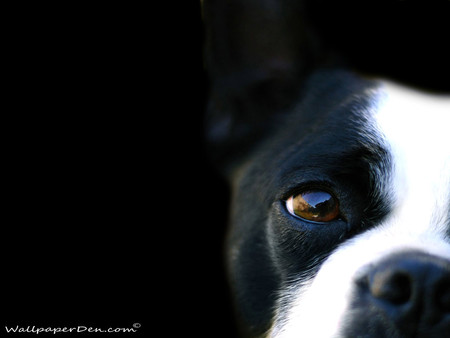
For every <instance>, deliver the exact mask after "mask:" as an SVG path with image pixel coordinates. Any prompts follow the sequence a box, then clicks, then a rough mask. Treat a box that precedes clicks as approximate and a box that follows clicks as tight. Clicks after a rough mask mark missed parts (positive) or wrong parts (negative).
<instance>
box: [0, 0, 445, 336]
mask: <svg viewBox="0 0 450 338" xmlns="http://www.w3.org/2000/svg"><path fill="white" fill-rule="evenodd" d="M397 3H398V2H397ZM320 5H324V4H320V3H319V4H318V5H317V8H316V9H313V11H312V14H311V15H313V16H314V15H318V14H317V13H320V12H321V8H324V7H321V6H320ZM325 5H326V4H325ZM58 6H59V7H58ZM58 6H56V7H55V5H52V6H43V5H42V4H39V5H36V4H34V5H29V4H28V5H21V6H17V7H15V8H5V9H4V10H3V11H2V13H3V16H4V17H5V20H4V22H5V39H4V41H3V53H4V56H5V57H6V59H7V61H4V69H5V72H6V76H5V80H4V81H5V82H6V86H5V88H4V89H3V94H4V95H3V96H4V101H3V103H4V105H3V113H2V119H3V120H4V121H3V123H2V141H3V143H2V167H3V181H2V187H3V189H2V191H3V198H2V200H3V208H2V210H3V217H2V230H1V243H2V244H1V266H2V291H1V308H2V315H1V316H0V318H2V323H1V324H2V326H3V325H4V323H5V324H7V325H9V326H12V325H20V326H28V325H37V326H52V327H58V326H61V327H63V326H77V325H85V326H89V325H90V326H94V327H131V325H132V324H133V323H141V324H142V327H141V328H140V330H139V332H140V333H142V335H143V336H145V335H147V336H150V335H149V333H150V332H153V331H154V330H164V331H166V332H167V334H165V335H167V336H178V335H181V334H187V333H193V334H194V335H195V336H197V337H233V336H235V330H234V325H233V319H232V314H231V311H230V304H229V296H228V291H227V290H228V289H227V285H226V281H225V277H224V273H223V255H222V245H223V236H224V233H225V224H226V218H227V206H228V189H227V187H226V184H225V182H224V181H223V180H222V178H221V177H220V176H219V175H218V174H217V173H216V171H215V169H214V168H213V166H212V164H211V163H210V161H209V159H208V155H207V154H206V152H205V144H204V140H203V126H204V124H203V121H204V111H205V105H206V97H207V92H208V80H207V76H206V74H205V71H204V69H203V60H202V56H203V51H202V46H203V39H204V31H203V27H202V22H201V15H200V5H199V3H196V2H195V1H194V2H188V1H182V2H178V3H177V4H173V3H167V4H158V5H155V7H150V8H149V7H147V6H146V7H145V8H144V7H140V6H136V7H132V6H126V7H124V6H123V5H113V4H111V3H108V4H105V5H95V6H93V5H73V6H69V5H58ZM359 11H360V12H359V13H360V14H359V15H356V14H350V12H349V11H345V10H343V11H341V12H340V15H332V14H333V13H334V14H336V11H335V9H333V8H330V11H329V12H327V13H328V14H326V15H319V17H318V20H319V21H322V23H323V24H324V25H323V27H324V28H323V30H324V31H323V33H322V34H323V38H324V39H325V40H327V39H328V40H330V41H331V42H330V43H332V44H335V48H336V49H337V50H339V52H340V53H342V55H343V57H344V58H346V59H348V60H349V62H350V63H353V64H355V66H356V67H357V68H359V69H362V70H364V71H368V72H373V73H381V74H387V75H389V76H391V77H393V78H399V79H401V80H404V81H406V82H409V83H412V84H414V85H417V86H421V87H427V88H432V89H439V90H443V89H448V88H449V87H448V81H447V79H448V76H447V75H448V66H447V63H448V62H447V60H448V59H449V58H448V49H445V48H443V46H444V42H443V41H444V40H443V37H444V36H447V35H446V33H447V24H448V20H447V18H448V16H446V15H445V13H448V12H439V11H438V12H437V14H429V15H432V16H431V17H428V18H429V21H427V22H434V23H435V25H434V26H431V27H430V26H429V25H427V23H426V22H425V21H420V25H419V26H417V25H416V23H417V16H414V15H413V14H412V12H411V13H410V14H409V15H407V16H401V15H399V13H404V11H403V12H402V10H401V9H394V10H393V11H388V12H387V13H388V14H387V16H388V17H387V19H386V20H384V21H383V22H384V23H387V24H385V25H384V26H382V28H380V25H379V22H380V21H381V19H380V17H379V15H380V14H381V13H382V12H383V11H381V10H377V9H375V12H370V11H369V12H368V11H366V10H363V9H362V8H360V9H359ZM314 13H316V14H314ZM353 13H354V12H353ZM370 13H372V14H370ZM389 13H390V14H389ZM414 13H416V12H414ZM416 14H417V13H416ZM427 15H428V14H427ZM342 18H343V19H342ZM354 18H356V26H355V24H354V23H355V21H352V20H353V19H354ZM402 18H403V19H402ZM419 18H420V16H419ZM444 18H445V20H444ZM399 22H400V24H399ZM350 23H352V24H350ZM436 23H437V24H436ZM405 25H406V26H405ZM408 25H409V26H410V27H412V28H409V30H408V28H407V26H408ZM327 27H328V28H330V27H331V28H333V29H327ZM398 27H401V30H399V29H398ZM418 27H419V28H418ZM427 27H428V28H427ZM361 31H365V34H364V35H363V38H361V35H357V34H356V33H355V32H358V34H359V32H361ZM392 31H396V32H398V33H394V34H391V32H392ZM400 32H401V33H400ZM428 36H432V37H433V38H432V40H430V39H428ZM399 41H402V43H401V44H399ZM418 46H423V48H422V47H420V48H417V47H418ZM445 53H447V54H445ZM414 74H417V76H415V75H414ZM1 329H2V330H3V327H1ZM135 336H136V335H135Z"/></svg>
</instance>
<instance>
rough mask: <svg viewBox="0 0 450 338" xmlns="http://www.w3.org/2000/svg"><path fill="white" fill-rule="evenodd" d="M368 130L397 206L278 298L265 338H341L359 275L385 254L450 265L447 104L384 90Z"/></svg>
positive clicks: (395, 87)
mask: <svg viewBox="0 0 450 338" xmlns="http://www.w3.org/2000/svg"><path fill="white" fill-rule="evenodd" d="M373 98H374V101H375V102H374V107H373V109H372V111H373V112H371V113H370V114H373V116H371V117H369V120H370V121H372V125H371V126H368V127H369V129H368V130H371V131H373V130H376V131H377V137H378V138H382V139H384V143H386V144H387V145H388V147H389V150H390V152H391V155H392V158H393V162H394V172H393V173H392V177H390V182H391V187H390V188H391V189H392V194H393V195H394V200H395V205H394V206H393V212H392V213H391V214H390V215H389V216H388V218H387V219H386V220H385V221H384V222H383V223H382V224H380V225H378V226H376V227H374V228H373V229H371V230H369V231H366V232H364V233H362V234H360V235H359V236H356V237H355V238H353V239H351V240H349V241H347V242H345V243H343V244H342V245H341V246H340V247H339V248H338V249H337V250H336V251H335V252H334V253H333V254H332V255H331V256H330V257H329V258H328V259H327V260H326V261H325V263H324V264H323V266H322V267H321V269H320V271H319V272H318V274H317V275H316V277H315V278H314V279H312V280H309V281H301V282H300V281H299V282H298V284H297V285H296V287H295V288H291V289H290V290H284V291H282V292H281V297H280V303H279V304H280V308H279V309H278V313H277V314H276V318H275V321H274V325H273V327H272V329H271V331H270V332H269V336H270V337H276V338H288V337H314V338H321V337H323V338H325V337H327V338H329V337H339V328H340V327H342V320H344V319H343V318H345V316H344V314H345V312H346V311H347V310H348V305H349V304H348V301H349V299H350V295H351V293H352V283H353V281H354V280H355V278H357V275H358V273H361V269H362V268H364V267H365V266H368V265H369V264H373V263H375V262H377V261H378V260H381V259H382V258H383V257H386V256H387V255H389V254H392V253H395V252H399V251H403V250H405V249H418V250H423V251H424V252H427V253H430V254H433V255H437V256H441V257H445V258H448V259H450V243H449V240H448V238H447V239H446V237H445V232H446V231H448V227H449V223H450V220H449V219H448V218H449V214H450V210H449V206H450V98H449V97H443V96H432V95H424V94H422V93H420V92H417V91H413V90H410V89H405V88H403V87H400V86H398V85H395V84H392V83H386V84H385V85H384V86H382V87H380V90H379V91H378V93H377V94H376V95H374V96H373Z"/></svg>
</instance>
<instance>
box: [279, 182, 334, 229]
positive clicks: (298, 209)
mask: <svg viewBox="0 0 450 338" xmlns="http://www.w3.org/2000/svg"><path fill="white" fill-rule="evenodd" d="M287 207H288V210H289V212H290V213H291V214H293V215H296V216H298V217H301V218H304V219H306V220H308V221H315V222H329V221H332V220H334V219H335V218H337V217H338V216H339V203H338V201H337V199H336V198H334V197H333V196H332V195H331V194H330V193H328V192H326V191H321V190H314V191H307V192H303V193H300V194H298V195H295V196H291V197H290V198H289V199H288V201H287Z"/></svg>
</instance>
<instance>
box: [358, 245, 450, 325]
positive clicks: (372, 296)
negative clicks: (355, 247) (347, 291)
mask: <svg viewBox="0 0 450 338" xmlns="http://www.w3.org/2000/svg"><path fill="white" fill-rule="evenodd" d="M364 280H365V286H366V288H365V290H366V292H365V293H366V296H368V298H369V300H368V301H369V303H370V304H371V306H373V307H375V308H377V309H378V311H379V312H380V313H383V314H384V316H386V318H389V320H392V321H393V322H394V325H395V326H396V327H397V329H399V332H403V333H406V332H411V331H415V332H431V331H438V332H450V262H449V261H448V260H446V259H443V258H440V257H436V256H431V255H429V254H426V253H422V252H416V251H414V252H404V253H401V254H397V255H395V256H392V257H390V258H387V259H385V260H383V261H381V262H380V263H378V264H376V265H375V266H373V267H371V268H370V269H369V271H368V272H366V275H365V276H364Z"/></svg>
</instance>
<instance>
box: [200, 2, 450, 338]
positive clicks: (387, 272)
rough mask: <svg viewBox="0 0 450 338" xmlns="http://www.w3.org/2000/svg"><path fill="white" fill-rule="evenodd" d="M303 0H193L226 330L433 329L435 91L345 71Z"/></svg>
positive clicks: (441, 189)
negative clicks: (219, 183)
mask: <svg viewBox="0 0 450 338" xmlns="http://www.w3.org/2000/svg"><path fill="white" fill-rule="evenodd" d="M308 8H311V6H309V7H308V4H305V3H297V2H296V1H284V2H283V1H271V0H259V1H256V0H248V1H244V0H242V1H237V0H230V1H219V0H210V1H208V0H205V1H204V3H203V18H204V21H205V26H206V37H205V46H206V47H205V49H206V57H205V60H206V67H207V71H208V74H209V79H210V94H209V95H210V96H209V102H208V116H207V130H208V131H207V138H208V142H209V147H210V150H211V154H212V155H211V157H212V158H213V161H215V163H217V166H218V167H219V168H220V170H222V172H223V173H224V175H225V176H226V178H227V179H228V180H229V182H230V186H231V191H232V193H231V206H230V214H229V229H228V233H227V238H226V241H225V248H226V261H227V273H228V276H229V282H230V289H231V293H232V295H233V297H232V298H233V302H234V304H235V308H236V316H237V318H238V322H239V326H240V331H241V332H242V336H249V337H276V338H287V337H314V338H318V337H377V338H379V337H389V338H392V337H449V336H450V132H449V131H448V129H449V126H450V98H449V96H446V95H443V94H441V93H439V94H433V93H431V92H427V91H421V90H419V89H418V87H417V86H412V85H408V84H407V83H406V84H405V83H403V82H401V81H400V82H398V81H397V82H396V81H394V80H393V79H392V78H391V79H387V80H386V79H383V78H378V77H375V76H373V75H372V74H371V75H370V76H368V75H364V74H363V72H359V71H355V70H354V69H353V67H352V63H351V62H350V61H349V60H350V59H349V58H348V57H345V53H343V52H342V51H341V53H339V51H337V50H336V48H331V47H330V48H328V46H329V39H328V40H327V39H326V38H323V35H322V38H321V34H319V33H317V32H318V30H317V29H316V30H314V28H311V27H309V26H308V25H306V24H305V22H311V21H314V20H313V19H314V18H315V16H314V15H313V14H311V15H310V14H308V12H307V9H308ZM315 8H316V10H317V7H315ZM305 13H307V14H305ZM327 41H328V42H327ZM355 48H357V47H355ZM353 51H354V50H353Z"/></svg>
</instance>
